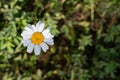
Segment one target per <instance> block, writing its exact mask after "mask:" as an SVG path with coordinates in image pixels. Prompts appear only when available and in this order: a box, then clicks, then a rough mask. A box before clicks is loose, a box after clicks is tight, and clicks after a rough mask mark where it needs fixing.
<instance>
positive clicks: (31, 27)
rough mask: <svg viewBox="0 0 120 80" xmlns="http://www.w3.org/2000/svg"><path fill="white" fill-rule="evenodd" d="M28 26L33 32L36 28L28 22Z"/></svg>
mask: <svg viewBox="0 0 120 80" xmlns="http://www.w3.org/2000/svg"><path fill="white" fill-rule="evenodd" d="M28 28H29V29H31V30H32V31H33V32H36V28H35V26H34V25H31V24H28Z"/></svg>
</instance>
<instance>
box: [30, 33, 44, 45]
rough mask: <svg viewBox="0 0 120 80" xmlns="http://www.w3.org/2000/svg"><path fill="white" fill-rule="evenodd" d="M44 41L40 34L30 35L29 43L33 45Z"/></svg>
mask: <svg viewBox="0 0 120 80" xmlns="http://www.w3.org/2000/svg"><path fill="white" fill-rule="evenodd" d="M43 40H44V36H43V35H42V33H40V32H35V33H33V34H32V37H31V41H32V43H34V44H40V43H42V42H43Z"/></svg>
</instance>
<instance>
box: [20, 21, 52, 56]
mask: <svg viewBox="0 0 120 80" xmlns="http://www.w3.org/2000/svg"><path fill="white" fill-rule="evenodd" d="M44 26H45V24H44V23H42V22H41V21H39V22H38V23H37V24H36V25H31V24H28V25H27V27H25V30H24V31H23V32H22V33H21V36H22V37H23V40H22V43H23V45H24V46H27V52H28V53H31V52H32V51H33V50H34V53H35V55H39V54H40V53H41V49H42V50H43V51H44V52H46V51H47V50H48V49H49V47H48V45H53V44H54V41H53V37H54V36H53V35H52V34H51V33H50V28H47V29H44Z"/></svg>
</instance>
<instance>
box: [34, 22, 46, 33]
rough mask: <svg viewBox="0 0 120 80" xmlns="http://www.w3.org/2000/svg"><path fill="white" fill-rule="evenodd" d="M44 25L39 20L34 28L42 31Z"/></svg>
mask: <svg viewBox="0 0 120 80" xmlns="http://www.w3.org/2000/svg"><path fill="white" fill-rule="evenodd" d="M44 26H45V24H44V23H42V22H41V21H39V22H38V23H37V24H36V29H37V31H39V32H42V31H43V29H44Z"/></svg>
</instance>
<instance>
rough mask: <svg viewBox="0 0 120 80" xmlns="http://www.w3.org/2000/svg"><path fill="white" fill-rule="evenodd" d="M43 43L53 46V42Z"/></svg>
mask: <svg viewBox="0 0 120 80" xmlns="http://www.w3.org/2000/svg"><path fill="white" fill-rule="evenodd" d="M45 43H47V44H48V45H53V44H54V42H45Z"/></svg>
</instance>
